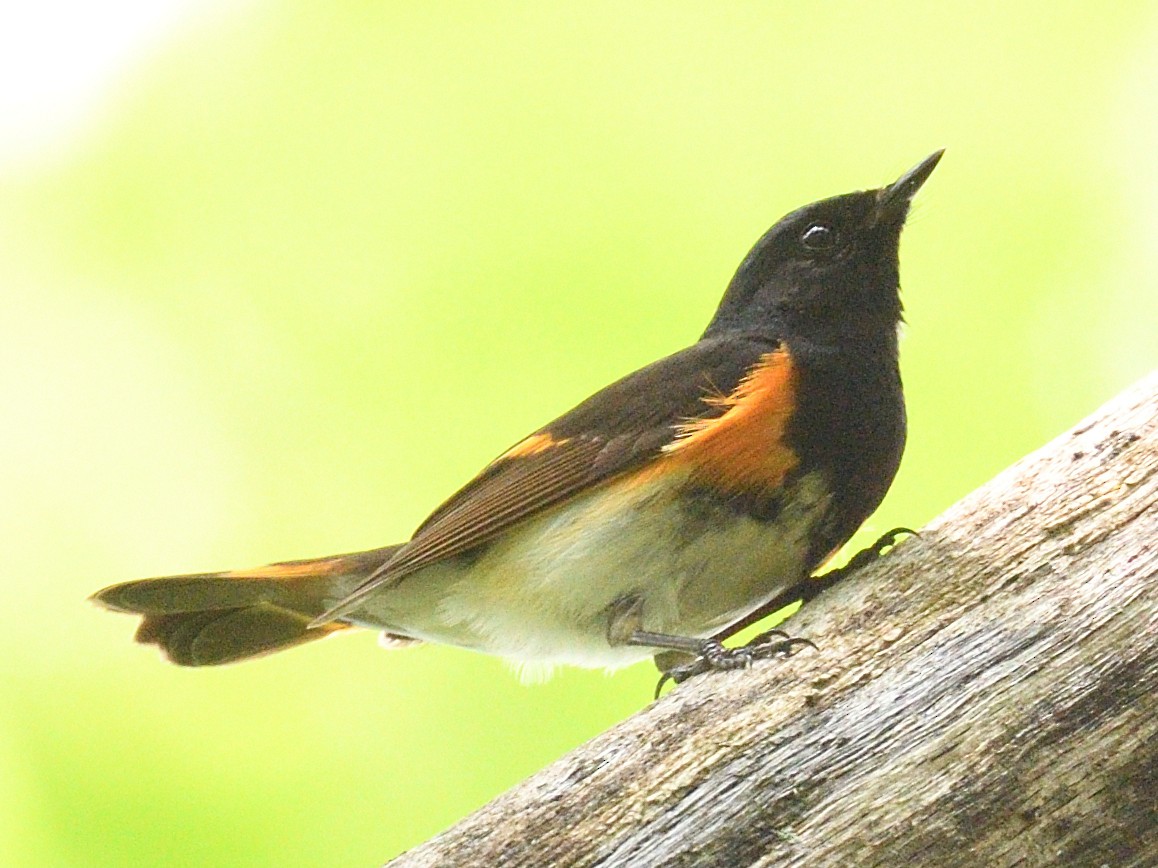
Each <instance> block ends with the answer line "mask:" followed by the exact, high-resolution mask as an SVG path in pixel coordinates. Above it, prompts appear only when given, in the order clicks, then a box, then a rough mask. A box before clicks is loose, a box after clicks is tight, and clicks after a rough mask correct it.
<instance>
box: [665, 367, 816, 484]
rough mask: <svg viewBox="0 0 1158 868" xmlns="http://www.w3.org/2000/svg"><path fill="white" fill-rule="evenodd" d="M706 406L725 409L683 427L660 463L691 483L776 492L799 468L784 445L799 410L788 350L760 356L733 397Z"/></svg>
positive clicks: (710, 402) (711, 401)
mask: <svg viewBox="0 0 1158 868" xmlns="http://www.w3.org/2000/svg"><path fill="white" fill-rule="evenodd" d="M704 400H705V402H706V403H709V404H713V405H715V406H718V407H724V408H726V409H725V410H724V412H723V414H722V415H720V416H717V417H715V418H712V419H696V420H693V421H691V422H687V423H685V424H684V425H681V426H680V427H679V429H678V431H677V433H676V439H675V441H674V442H672V443H670V444H668V445H667V446H665V447H664V452H665V453H666V456H667V460H666V461H664V462H661V463H664V464H667V463H668V462H676V463H679V464H684V465H686V466H687V467H688V469H689V470H690V472H691V476H692V478H697V477H698V478H699V479H701V480H702V481H704V482H707V483H709V484H711V485H715V486H718V487H721V488H725V489H731V490H744V489H748V490H750V489H753V488H763V489H772V488H775V487H776V486H778V485H779V484H780V483H781V482H782V481H783V479H784V477H785V475H786V474H787V473H788V472H789V471H790V470H792V468H794V467H795V466H796V465H797V463H798V462H799V460H800V459H799V458H798V456H797V455H796V453H795V452H793V451H792V449H790V448H789V447H788V446H787V445H786V444H785V442H784V432H785V429H786V427H787V426H788V422H789V420H790V419H791V418H792V412H793V410H795V408H796V370H795V368H794V367H793V364H792V357H791V356H790V355H789V354H788V351H787V350H784V349H780V350H775V351H774V352H771V353H765V354H764V355H763V356H761V357H760V361H759V362H758V363H757V364H756V365H755V366H753V367H752V369H751V370H750V371H749V372H748V373H747V375H746V376H745V377H744V379H743V380H742V381H741V382H740V384H739V385H738V386H737V387H736V389H735V391H733V392H732V394H730V395H726V396H723V397H710V398H705V399H704ZM669 466H670V465H669Z"/></svg>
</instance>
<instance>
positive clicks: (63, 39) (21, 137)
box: [0, 0, 205, 165]
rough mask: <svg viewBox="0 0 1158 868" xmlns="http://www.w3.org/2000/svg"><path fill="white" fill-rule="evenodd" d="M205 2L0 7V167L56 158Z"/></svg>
mask: <svg viewBox="0 0 1158 868" xmlns="http://www.w3.org/2000/svg"><path fill="white" fill-rule="evenodd" d="M199 5H201V6H203V5H205V0H102V2H99V3H90V2H83V0H37V2H31V3H20V2H13V3H5V4H3V5H2V6H0V165H4V164H10V163H13V162H17V161H20V162H25V161H33V160H36V161H39V160H42V159H44V158H45V157H50V156H52V155H53V154H54V153H56V152H57V151H58V150H59V149H60V148H61V147H62V146H63V145H64V144H65V143H66V142H67V141H68V139H69V137H70V134H73V133H74V132H75V131H76V130H77V129H78V128H80V127H81V126H82V125H83V124H84V123H85V122H86V121H87V120H89V119H90V118H91V117H92V116H93V114H94V113H95V111H96V109H98V108H99V106H100V105H101V103H102V100H103V99H104V98H105V97H106V96H107V94H108V92H109V91H110V89H111V87H112V86H113V85H115V84H116V82H117V80H118V78H119V77H120V76H121V75H123V74H124V73H125V72H126V70H129V69H131V68H132V66H133V64H134V63H135V62H137V61H138V60H139V59H140V58H141V57H142V56H144V55H146V54H147V53H148V51H149V50H150V49H151V48H152V47H153V46H154V45H156V44H157V43H158V42H159V41H161V40H162V39H163V38H165V37H166V36H167V35H168V34H170V33H172V32H173V30H174V29H175V26H176V25H177V24H179V23H181V22H183V21H186V20H188V18H189V11H190V9H192V8H193V7H194V6H199Z"/></svg>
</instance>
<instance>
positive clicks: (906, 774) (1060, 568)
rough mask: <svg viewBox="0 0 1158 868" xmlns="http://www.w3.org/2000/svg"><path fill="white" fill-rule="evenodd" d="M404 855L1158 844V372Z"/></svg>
mask: <svg viewBox="0 0 1158 868" xmlns="http://www.w3.org/2000/svg"><path fill="white" fill-rule="evenodd" d="M785 626H786V627H787V629H788V630H789V632H791V633H792V634H793V635H798V636H807V637H809V638H810V639H812V640H814V641H815V642H816V643H817V645H818V646H819V651H815V652H814V651H810V650H803V651H801V652H799V653H798V654H797V655H796V656H794V657H793V658H791V659H789V660H784V661H778V660H773V661H766V662H760V663H757V664H756V666H755V667H754V668H753V669H751V670H749V671H746V672H736V673H725V674H711V675H706V676H703V677H700V678H697V679H694V680H692V681H690V682H688V683H686V684H684V685H682V686H680V687H678V688H677V689H676V690H674V691H672V692H671V693H670V694H668V695H666V696H665V697H663V698H662V699H661V700H660V701H658V702H656V703H654V704H652V705H649V706H648V707H646V708H644V709H643V710H642V711H640V712H639V713H638V714H636V715H635V716H633V717H632V718H630V719H628V720H626V721H624V722H623V723H622V724H620V725H618V726H616V727H615V728H613V729H611V730H610V731H608V732H606V733H604V734H603V735H601V736H599V737H597V738H595V739H593V740H592V741H590V742H588V743H587V744H585V745H583V746H582V747H580V748H578V749H577V750H575V751H574V752H572V753H571V754H569V755H568V756H566V757H564V758H563V759H561V760H559V761H558V762H556V763H555V764H553V765H551V766H550V767H548V768H547V769H545V770H543V771H542V772H540V773H538V774H536V775H535V776H533V777H531V778H530V779H528V780H527V781H525V782H524V783H522V784H521V785H519V786H518V787H516V788H515V789H513V790H511V791H510V792H508V793H506V794H504V795H502V796H500V797H499V798H497V799H495V800H494V801H493V802H491V803H490V804H488V805H486V806H485V807H483V808H482V809H480V810H479V811H477V812H476V813H474V814H473V815H471V816H470V817H467V818H466V819H465V820H463V821H462V822H461V823H459V824H458V825H456V826H454V827H453V828H451V829H449V830H448V831H446V832H444V833H443V834H441V835H439V836H437V837H436V838H434V839H432V840H430V841H428V842H427V843H425V844H423V845H421V846H419V847H417V848H415V849H414V850H411V851H410V852H408V853H406V854H403V855H402V856H400V857H398V859H396V860H395V861H394V862H392V863H391V865H392V866H395V868H403V866H440V868H441V866H487V868H491V866H552V865H558V866H572V865H582V866H588V865H600V866H612V865H615V866H620V865H622V866H653V865H665V866H666V865H679V866H700V865H720V866H749V865H760V866H772V865H776V866H780V865H873V866H876V865H879V866H908V865H935V866H990V865H999V866H1003V865H1029V866H1034V865H1063V866H1085V865H1090V866H1100V865H1108V866H1114V868H1117V866H1143V865H1145V866H1156V865H1158V698H1156V697H1158V374H1154V375H1151V376H1150V377H1149V378H1147V379H1146V380H1145V381H1143V382H1142V383H1140V384H1138V385H1137V386H1135V387H1134V388H1133V389H1131V390H1129V391H1128V392H1126V393H1125V394H1123V395H1121V396H1119V397H1118V398H1117V399H1115V400H1114V401H1112V402H1111V403H1110V404H1107V405H1106V406H1105V407H1103V408H1102V409H1101V410H1099V411H1098V412H1097V413H1096V414H1094V415H1093V416H1091V417H1090V418H1089V419H1087V420H1085V421H1084V422H1082V423H1081V424H1079V425H1078V426H1077V427H1076V428H1074V429H1073V430H1072V431H1070V432H1067V433H1066V434H1064V435H1062V436H1061V437H1059V438H1057V439H1056V440H1054V441H1053V442H1051V443H1049V444H1048V445H1046V446H1045V447H1043V448H1042V449H1040V450H1039V451H1037V452H1035V453H1034V454H1032V455H1030V456H1028V457H1027V458H1025V459H1023V460H1022V461H1020V462H1018V463H1017V464H1016V465H1014V466H1013V467H1011V468H1009V469H1008V470H1006V471H1004V472H1003V473H1001V474H1000V475H999V476H997V477H996V478H995V479H993V480H992V481H991V482H989V483H988V484H986V485H985V486H983V487H982V488H981V489H979V490H977V491H976V492H974V493H973V494H971V495H969V496H968V497H966V498H965V499H964V500H962V501H961V502H960V503H958V504H957V505H955V506H954V507H952V508H951V509H949V511H948V512H946V513H945V514H944V515H942V516H941V517H940V518H938V519H937V520H935V521H934V522H932V523H931V524H930V525H929V526H928V527H926V528H925V529H923V530H922V535H921V537H920V538H918V539H909V540H906V541H904V542H902V543H901V544H900V545H899V546H898V547H897V548H896V549H894V550H893V551H892V552H891V553H890V554H888V555H887V556H886V557H885V558H883V559H882V560H880V561H878V562H877V563H875V564H873V565H872V566H870V567H868V568H866V569H864V570H862V571H860V572H858V573H856V574H855V575H853V576H852V577H850V578H849V579H848V580H847V581H845V582H843V583H841V584H840V585H838V586H837V587H835V588H834V589H832V590H831V591H829V592H826V593H824V594H822V595H821V596H820V597H818V598H817V599H816V600H815V601H814V602H812V603H810V604H809V605H808V606H807V607H805V609H803V610H802V611H801V612H800V613H799V614H797V615H796V616H794V617H793V618H791V619H790V620H789V621H788V622H787V624H786V625H785Z"/></svg>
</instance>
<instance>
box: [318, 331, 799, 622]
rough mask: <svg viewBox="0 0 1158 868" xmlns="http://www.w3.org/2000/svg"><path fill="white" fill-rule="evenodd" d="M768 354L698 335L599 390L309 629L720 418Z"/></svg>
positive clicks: (496, 468) (422, 529)
mask: <svg viewBox="0 0 1158 868" xmlns="http://www.w3.org/2000/svg"><path fill="white" fill-rule="evenodd" d="M777 347H778V342H777V341H775V340H771V339H768V338H759V337H749V336H737V335H728V336H720V337H714V338H708V339H704V340H701V341H700V342H698V343H696V344H693V345H692V346H690V347H688V348H686V349H684V350H681V351H679V352H677V353H674V354H673V355H670V356H667V357H666V358H663V359H660V360H659V361H657V362H654V363H652V364H650V365H648V366H647V367H644V368H641V369H639V370H638V371H635V372H634V373H632V374H628V375H627V376H626V377H624V378H623V379H621V380H618V381H617V382H615V383H612V384H611V385H610V386H607V387H606V388H604V389H601V390H600V391H599V392H596V393H595V394H594V395H592V396H591V397H590V398H588V399H587V400H586V401H584V402H583V403H581V404H579V405H578V406H576V407H575V408H574V409H572V410H571V411H570V412H568V413H566V414H564V415H563V416H560V417H559V418H558V419H556V420H555V421H553V422H551V423H549V424H548V425H546V426H544V427H543V428H541V429H539V430H538V431H536V432H535V433H534V434H532V435H530V436H529V437H527V438H525V439H523V440H521V441H519V442H518V443H516V444H515V445H514V446H512V447H511V448H510V449H508V450H507V451H506V452H504V453H503V454H502V455H500V456H499V457H498V458H496V459H495V460H494V461H492V462H491V463H490V464H488V465H487V466H486V467H485V468H484V469H483V470H482V472H481V473H479V474H478V476H476V477H475V478H474V479H472V480H471V481H470V482H468V483H467V484H466V485H465V486H463V487H462V488H461V489H459V490H458V491H457V492H456V493H455V494H453V495H452V496H451V497H450V498H449V499H448V500H446V501H445V502H444V503H443V504H442V505H441V506H439V507H438V508H437V509H436V510H434V512H433V513H431V514H430V516H429V517H428V518H427V519H426V520H425V521H424V522H423V523H422V524H421V525H420V526H419V527H418V529H417V530H416V531H415V533H414V535H413V537H411V539H410V541H409V542H407V543H406V544H405V545H403V546H401V547H400V548H399V549H398V550H397V551H396V553H395V554H394V555H393V557H391V558H390V559H389V560H388V561H386V562H385V563H384V564H382V566H380V567H379V568H378V569H377V570H376V571H375V572H374V573H373V574H372V575H371V576H370V577H369V578H368V579H367V580H366V581H365V582H364V583H363V584H361V585H360V586H359V587H357V588H356V589H354V591H352V592H351V593H350V594H349V595H348V596H347V597H345V598H344V599H343V600H341V601H339V602H338V603H337V604H336V605H335V606H333V607H332V608H330V609H329V610H328V611H327V612H325V613H324V614H323V615H321V616H320V617H318V618H317V619H315V621H314V622H313V623H314V624H315V625H320V624H324V623H327V622H329V621H332V620H334V619H336V618H339V617H341V616H342V615H343V614H345V613H347V612H349V611H351V610H352V609H354V608H355V607H356V606H357V605H358V604H359V603H360V602H362V600H364V599H365V598H366V597H368V596H369V595H370V594H372V593H373V592H374V591H376V590H377V589H379V588H381V587H383V586H384V585H388V584H391V583H394V582H396V581H399V580H400V579H402V578H403V577H405V576H407V575H409V574H411V573H414V572H415V571H417V570H419V569H422V568H423V567H426V566H429V565H430V564H433V563H436V562H437V561H440V560H443V559H446V558H451V557H454V556H455V555H459V554H463V553H465V552H468V551H470V550H471V549H473V548H475V547H476V546H479V545H481V544H483V543H486V542H488V541H489V540H491V539H494V538H495V537H496V536H497V535H499V534H500V533H502V532H503V531H505V530H507V529H508V528H510V527H511V526H512V525H514V524H516V523H517V522H520V521H522V520H524V519H527V518H529V517H531V516H533V515H535V514H536V513H538V512H540V511H542V510H544V509H546V508H547V507H550V506H552V505H553V504H556V503H559V502H560V501H562V500H563V499H565V498H567V497H569V496H571V495H574V494H576V493H578V492H580V491H583V490H584V489H587V488H589V487H591V486H593V485H596V484H598V483H601V482H603V481H605V480H608V479H610V478H611V477H613V476H617V475H619V474H622V473H625V472H627V471H630V470H634V469H636V468H639V467H641V466H642V465H644V464H646V463H647V462H649V461H652V460H654V459H656V458H657V457H658V456H659V455H661V454H662V452H663V450H664V447H667V446H669V445H671V444H674V443H676V441H677V439H678V438H680V437H681V436H686V435H688V434H689V433H691V434H695V433H698V432H700V431H702V430H703V428H702V426H703V425H704V424H706V423H708V422H709V421H710V420H712V419H715V418H718V417H721V416H722V415H724V414H725V413H726V412H727V410H728V408H729V407H730V406H731V403H730V399H729V396H731V395H733V393H735V392H736V391H737V390H738V389H740V388H741V387H742V384H743V383H744V382H745V377H746V376H748V375H749V373H750V372H751V371H752V370H753V369H755V368H756V367H757V366H758V365H759V364H760V362H761V359H763V358H765V357H767V356H768V355H769V354H772V353H774V352H775V351H776V349H777Z"/></svg>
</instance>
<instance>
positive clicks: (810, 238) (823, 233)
mask: <svg viewBox="0 0 1158 868" xmlns="http://www.w3.org/2000/svg"><path fill="white" fill-rule="evenodd" d="M800 243H801V244H803V245H804V247H805V248H806V249H808V250H813V251H822V250H829V249H830V248H832V247H833V246H834V245H835V244H836V230H835V229H833V228H832V227H831V226H825V225H824V224H823V223H813V224H812V225H811V226H809V227H808V228H807V229H805V230H804V233H803V234H802V235H801V236H800Z"/></svg>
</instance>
